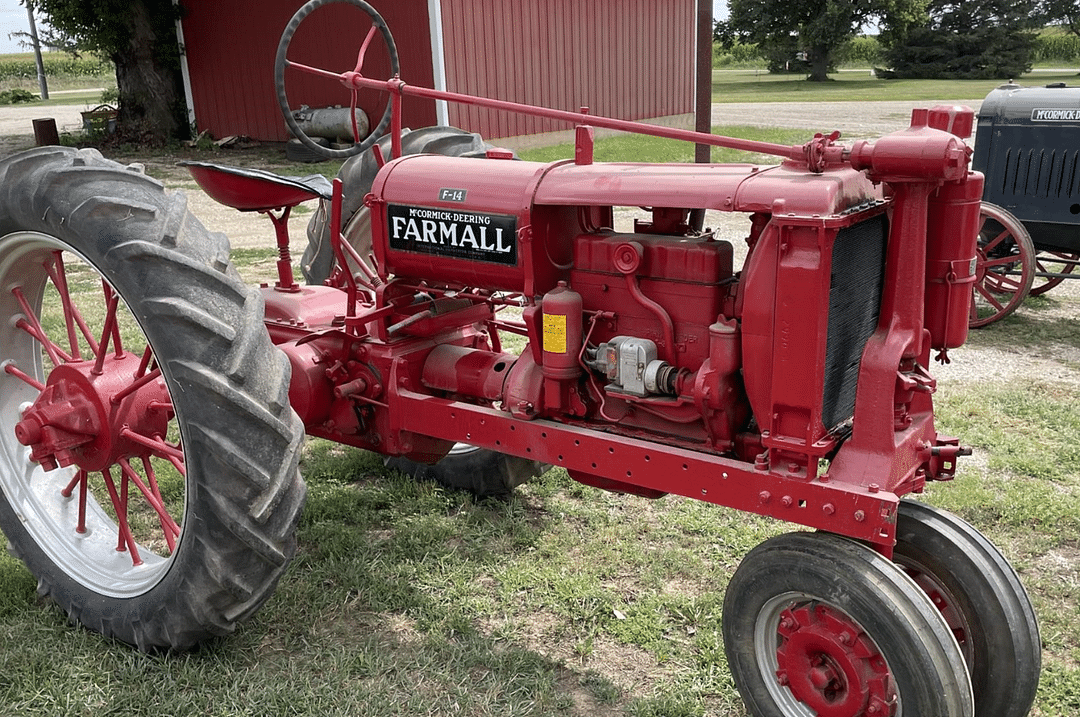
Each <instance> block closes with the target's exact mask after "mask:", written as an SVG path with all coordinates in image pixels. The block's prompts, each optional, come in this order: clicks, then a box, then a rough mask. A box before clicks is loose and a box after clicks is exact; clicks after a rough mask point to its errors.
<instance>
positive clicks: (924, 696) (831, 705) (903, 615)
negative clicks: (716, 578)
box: [723, 533, 972, 717]
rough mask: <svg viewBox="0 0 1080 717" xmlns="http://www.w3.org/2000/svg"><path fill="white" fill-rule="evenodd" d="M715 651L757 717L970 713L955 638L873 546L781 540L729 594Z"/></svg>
mask: <svg viewBox="0 0 1080 717" xmlns="http://www.w3.org/2000/svg"><path fill="white" fill-rule="evenodd" d="M723 633H724V650H725V652H726V653H727V658H728V665H729V666H730V668H731V674H732V676H733V677H734V679H735V684H736V685H737V686H738V688H739V692H740V694H741V695H742V697H743V700H744V702H745V703H746V706H747V709H748V710H749V712H750V713H751V714H752V715H755V716H756V717H814V716H815V715H823V714H827V715H830V717H921V716H922V715H935V716H936V717H970V716H971V714H972V695H971V684H970V681H969V679H968V675H967V670H966V669H965V668H964V661H963V658H962V657H961V655H960V650H959V648H958V647H957V644H956V640H955V639H953V636H952V634H951V633H950V632H949V629H948V626H947V625H946V624H945V621H944V620H943V619H942V618H941V616H940V615H939V614H938V613H937V611H936V610H935V609H934V607H933V604H932V603H931V602H930V600H929V599H928V598H927V597H926V595H925V594H923V593H922V591H920V590H919V588H918V586H917V585H915V583H914V582H912V581H911V579H910V578H908V577H907V576H905V575H904V574H903V573H902V572H901V571H900V569H899V568H898V567H896V566H895V565H894V564H893V563H892V562H890V561H888V560H886V559H885V558H884V557H883V556H881V555H880V554H878V553H876V552H874V551H873V550H872V549H870V548H868V547H866V546H864V545H861V544H859V543H856V542H854V541H850V540H847V539H845V538H841V537H839V536H836V535H831V534H828V533H789V534H786V535H780V536H777V537H775V538H772V539H770V540H767V541H765V542H764V543H762V544H761V545H758V546H757V547H756V548H754V549H753V550H751V551H750V552H749V553H748V554H747V555H746V557H745V558H744V559H743V561H742V563H741V564H740V565H739V567H738V569H737V570H736V571H735V574H734V575H733V576H732V578H731V582H730V583H729V585H728V588H727V594H726V595H725V598H724V611H723Z"/></svg>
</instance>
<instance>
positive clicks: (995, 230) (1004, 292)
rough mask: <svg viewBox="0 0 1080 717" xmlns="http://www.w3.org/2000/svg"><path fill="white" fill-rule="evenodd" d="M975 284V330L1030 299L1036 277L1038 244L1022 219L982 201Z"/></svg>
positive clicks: (972, 324)
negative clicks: (1033, 242) (1032, 239)
mask: <svg viewBox="0 0 1080 717" xmlns="http://www.w3.org/2000/svg"><path fill="white" fill-rule="evenodd" d="M977 251H978V253H977V255H976V265H975V284H974V288H973V289H972V297H971V315H970V317H969V319H968V326H970V327H971V328H973V329H976V328H980V327H983V326H987V325H989V324H992V323H994V322H995V321H999V320H1001V319H1003V318H1005V317H1006V316H1008V315H1009V314H1011V313H1012V312H1014V311H1016V309H1017V307H1019V306H1020V304H1021V303H1023V301H1024V299H1025V298H1027V295H1028V292H1030V291H1031V285H1032V283H1033V281H1034V279H1035V246H1034V245H1033V244H1032V242H1031V236H1030V235H1029V234H1028V231H1027V229H1025V228H1024V225H1023V224H1021V223H1020V220H1019V219H1017V218H1016V217H1014V216H1013V215H1012V214H1010V213H1009V212H1007V211H1005V210H1004V209H1002V208H1001V207H999V206H997V205H995V204H990V203H989V202H983V203H982V209H981V210H980V225H979V240H978V249H977Z"/></svg>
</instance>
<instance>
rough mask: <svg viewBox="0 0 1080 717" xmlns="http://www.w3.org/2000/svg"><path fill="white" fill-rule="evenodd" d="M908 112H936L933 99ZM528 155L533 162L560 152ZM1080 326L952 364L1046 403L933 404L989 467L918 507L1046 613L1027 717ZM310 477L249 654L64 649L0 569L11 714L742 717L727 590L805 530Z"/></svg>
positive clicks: (1048, 310) (989, 392)
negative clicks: (750, 555) (767, 548)
mask: <svg viewBox="0 0 1080 717" xmlns="http://www.w3.org/2000/svg"><path fill="white" fill-rule="evenodd" d="M718 81H720V82H722V81H724V80H723V79H721V80H718ZM1040 81H1041V80H1040ZM731 82H733V83H736V84H741V85H742V87H741V89H739V88H736V87H734V85H733V86H732V88H731V90H730V92H729V91H728V90H721V91H722V92H723V93H724V97H725V100H730V101H749V100H746V99H742V100H738V99H734V98H733V97H737V96H739V93H745V94H743V95H742V96H743V97H750V96H753V97H754V99H755V100H759V99H761V97H759V96H757V95H755V94H754V93H755V92H757V90H755V89H753V88H751V87H747V86H746V85H754V86H757V85H759V84H760V85H761V86H762V87H764V86H773V87H775V88H776V91H775V92H776V96H780V95H784V96H785V99H798V98H799V97H798V93H799V92H801V90H800V89H796V88H795V85H791V84H785V83H784V81H781V80H776V81H775V82H766V81H764V80H762V81H760V82H759V81H758V80H757V79H750V80H746V79H745V78H744V79H743V80H741V81H737V80H731ZM847 82H848V80H847V79H845V78H842V79H840V80H839V81H838V82H837V83H836V86H837V87H843V88H846V89H843V90H840V91H838V92H839V94H849V95H851V96H844V97H840V96H839V94H838V95H835V96H833V98H834V99H855V98H863V99H867V100H868V101H869V100H871V99H876V98H879V97H877V96H876V95H874V94H873V92H872V91H870V90H867V89H866V87H865V85H868V84H870V83H880V82H882V81H879V80H871V79H869V78H852V79H851V80H850V82H851V83H852V84H850V85H848V84H847ZM995 84H996V83H995ZM803 85H806V86H807V87H808V88H810V87H811V86H809V85H807V83H803ZM889 86H890V87H894V88H895V87H896V86H893V85H889ZM991 86H992V85H991ZM860 87H862V89H860ZM969 88H972V89H969ZM973 88H974V86H973V85H959V86H957V88H956V90H955V92H957V93H967V92H969V91H970V92H971V93H972V94H970V95H968V94H964V95H963V96H961V95H958V96H957V99H965V98H970V97H981V96H982V95H984V94H985V92H986V90H982V89H980V90H978V91H976V90H975V89H973ZM812 89H814V90H815V94H813V95H808V96H807V99H824V96H822V95H819V94H817V92H818V91H821V92H831V91H832V85H831V84H830V85H829V86H826V87H820V86H814V87H813V88H812ZM905 91H911V92H915V91H927V92H933V97H934V98H935V99H941V98H942V97H943V93H942V91H941V89H940V87H935V88H934V89H932V90H930V89H927V90H921V89H918V87H917V86H912V87H910V88H908V89H907V90H905ZM863 92H869V93H870V96H866V97H864V96H863V94H861V93H863ZM951 93H952V91H950V94H951ZM766 94H768V92H766ZM887 98H888V99H903V98H902V97H897V96H896V93H895V92H893V93H890V94H889V95H888V97H887ZM915 99H917V97H916V98H915ZM724 133H731V134H739V135H741V136H752V137H753V138H756V139H764V140H766V141H771V142H801V141H803V140H804V139H805V132H791V133H790V136H789V135H788V134H787V133H785V132H779V131H767V130H749V129H734V128H724ZM673 144H674V143H667V142H664V141H663V140H651V139H650V140H640V139H636V138H622V137H618V138H611V139H603V140H599V141H598V143H597V157H598V159H600V158H610V159H628V158H631V157H633V158H637V159H641V160H645V161H685V160H686V159H687V158H688V157H689V154H690V153H691V152H692V149H689V148H686V147H676V146H673ZM536 152H538V154H533V153H529V154H528V155H527V156H528V157H529V158H531V159H544V158H548V159H550V158H553V157H556V156H565V154H560V152H563V153H565V152H566V147H563V148H553V149H546V150H537V151H536ZM543 153H550V154H543ZM219 161H222V160H219ZM740 161H744V160H743V159H741V156H740ZM335 166H336V165H328V166H327V169H330V170H331V171H332V169H333V167H335ZM283 168H285V167H284V166H283ZM309 171H310V170H309V169H308V170H300V171H296V172H293V173H308V172H309ZM189 191H190V190H189ZM297 239H299V237H297ZM268 241H269V235H268ZM275 258H276V253H275V252H274V251H273V250H271V249H270V248H267V249H245V250H243V251H239V252H235V253H234V256H233V260H234V262H235V263H236V265H237V268H238V270H239V271H240V273H241V275H242V276H244V278H245V279H246V280H247V281H249V282H256V281H266V280H271V281H272V280H273V274H272V271H273V262H274V260H275ZM1066 283H1068V282H1066ZM1078 309H1080V295H1078V292H1076V291H1074V290H1072V289H1071V288H1070V287H1060V288H1059V289H1055V290H1054V291H1053V292H1050V293H1049V294H1047V295H1046V296H1044V297H1040V298H1039V299H1037V300H1033V301H1029V302H1028V303H1027V304H1025V305H1024V306H1023V307H1021V308H1020V310H1019V311H1018V312H1017V313H1016V314H1014V315H1013V316H1011V317H1009V318H1008V319H1006V320H1005V321H1003V322H1001V323H999V324H996V325H994V326H992V327H990V328H989V329H986V330H984V331H981V332H978V333H975V334H973V336H972V338H971V341H970V344H971V346H972V349H971V350H970V351H967V350H965V349H959V350H956V351H954V352H952V357H953V360H954V361H955V362H958V363H960V365H961V366H963V365H964V362H970V365H971V366H972V367H978V366H981V365H983V364H981V363H980V362H986V361H993V358H992V357H993V356H995V355H998V354H999V353H1001V354H1004V355H1007V356H1012V357H1014V358H1015V359H1016V360H1018V361H1021V362H1029V361H1031V362H1038V365H1039V366H1044V367H1045V371H1044V372H1043V374H1042V375H1041V376H1040V377H1039V378H1038V379H1037V380H1034V381H1031V380H1028V379H1026V378H1025V379H1024V380H1021V381H1017V380H1016V377H1015V376H1013V375H1003V376H1001V377H1000V378H989V379H982V380H965V379H963V378H960V379H951V380H948V381H943V382H942V384H941V386H940V388H939V391H938V395H937V401H938V405H939V406H940V414H939V415H940V422H941V429H942V430H943V431H944V432H946V433H952V434H954V435H959V436H961V438H962V442H963V443H965V444H968V445H974V446H975V449H976V455H975V456H974V457H973V458H970V459H962V462H961V471H960V474H959V476H958V478H957V479H956V481H955V482H954V483H953V484H945V485H939V486H935V487H934V488H933V489H932V490H931V491H929V492H928V494H927V495H926V497H925V499H926V500H928V501H929V502H931V503H934V504H936V505H939V506H942V507H945V508H948V509H949V510H952V511H955V512H956V513H958V514H960V515H961V516H962V517H964V518H966V519H967V520H969V521H970V522H972V523H973V524H975V525H976V526H977V527H979V528H980V529H981V530H983V531H985V532H986V534H987V535H988V536H989V537H990V538H991V539H992V540H993V541H994V542H995V543H996V544H997V545H998V546H999V547H1000V548H1001V549H1002V550H1003V551H1004V552H1005V553H1006V555H1007V556H1008V557H1009V558H1010V559H1011V560H1012V561H1013V563H1014V565H1015V566H1016V567H1017V569H1018V570H1019V571H1020V574H1021V577H1022V579H1023V581H1024V582H1025V585H1026V586H1027V588H1028V590H1029V591H1030V592H1031V594H1032V598H1033V601H1034V603H1035V607H1036V610H1037V612H1038V613H1039V616H1040V619H1041V626H1042V637H1043V642H1044V644H1045V652H1044V671H1043V679H1042V683H1041V686H1040V691H1039V696H1038V701H1037V703H1036V707H1035V710H1034V711H1033V712H1032V715H1033V717H1073V716H1074V715H1076V714H1078V713H1080V620H1078V618H1080V454H1078V452H1077V448H1076V447H1077V446H1080V408H1078V407H1077V401H1076V399H1077V395H1076V386H1077V385H1080V353H1078V352H1080V340H1078V339H1077V332H1076V331H1075V328H1074V324H1073V323H1072V320H1071V319H1072V317H1075V316H1076V314H1077V310H1078ZM995 352H998V353H995ZM301 469H302V471H303V473H304V475H305V478H306V480H307V482H308V485H309V498H308V505H307V507H306V509H305V512H304V515H303V518H302V522H301V525H300V530H299V536H298V537H299V545H300V548H299V552H298V555H297V558H296V560H295V561H294V563H293V564H292V566H291V567H290V569H289V570H288V572H287V573H286V575H285V577H284V578H283V579H282V581H281V583H280V585H279V587H278V590H277V592H276V593H275V595H274V597H273V598H271V600H270V601H269V603H268V604H267V605H266V606H265V607H264V608H263V610H262V611H260V612H259V613H258V614H256V616H255V617H254V618H253V619H252V620H250V621H248V622H246V623H244V624H242V625H241V626H240V627H239V629H238V630H237V632H236V634H234V635H232V636H230V637H227V638H221V639H216V640H213V641H210V642H209V643H207V644H204V645H203V646H201V647H200V648H199V649H197V650H195V651H193V652H190V653H186V654H180V655H161V654H158V655H145V654H141V653H138V652H136V651H135V650H133V649H131V648H129V647H127V646H124V645H119V644H113V643H110V642H107V641H105V640H103V639H102V638H100V637H99V636H98V635H96V634H94V633H90V632H88V631H86V630H82V629H77V628H73V627H71V626H70V625H69V624H68V623H67V621H66V619H65V617H64V616H63V615H61V614H59V613H58V611H56V610H55V608H53V607H52V606H51V605H46V604H42V602H41V601H40V600H39V599H38V598H37V597H36V596H35V584H34V579H33V578H32V577H31V576H30V575H29V573H28V572H27V571H26V570H25V568H24V567H23V566H22V564H21V563H19V562H18V561H16V560H15V559H14V558H12V557H10V556H8V555H6V554H5V555H2V556H0V705H3V709H2V710H0V712H2V713H3V714H4V715H20V716H21V715H40V716H42V717H45V716H48V717H54V716H56V715H72V716H75V715H79V716H82V715H87V716H89V715H94V716H95V717H99V716H105V715H132V714H148V713H151V712H153V713H155V714H168V715H204V716H211V717H218V716H220V717H232V716H233V715H275V716H277V715H312V716H313V717H314V716H316V715H318V716H322V715H343V716H344V715H365V716H368V715H370V716H373V717H384V716H385V717H390V716H391V715H402V716H405V715H410V716H411V715H469V716H470V717H472V716H480V717H486V716H491V717H495V716H499V717H501V716H504V715H590V716H593V715H601V716H607V715H632V716H634V717H661V716H663V717H683V716H686V717H698V716H703V715H712V716H716V717H743V716H744V715H745V712H744V710H743V707H742V705H741V701H740V700H739V697H738V694H737V692H736V690H735V688H734V685H733V684H732V681H731V677H730V675H729V673H728V669H727V665H726V661H725V657H724V652H723V646H722V643H721V639H720V609H721V605H722V602H723V597H724V590H725V586H726V585H727V581H728V578H729V576H730V574H731V572H732V571H733V570H734V569H735V567H736V565H738V563H739V561H740V559H741V558H742V556H743V555H744V554H745V553H746V552H747V551H748V550H749V549H750V548H751V547H753V546H754V545H756V544H757V543H759V542H761V541H762V540H764V539H765V538H767V537H769V536H772V535H775V534H777V533H781V532H786V531H789V530H792V529H794V528H793V527H792V526H790V525H785V524H782V523H779V522H777V521H773V520H768V519H764V518H759V517H757V516H754V515H750V514H746V513H740V512H737V511H733V510H728V509H724V508H719V507H715V506H711V505H706V504H703V503H700V502H696V501H692V500H688V499H683V498H673V497H668V498H664V499H662V500H659V501H648V500H645V499H640V498H634V497H628V496H622V495H614V494H609V493H604V492H601V491H598V490H594V489H591V488H587V487H584V486H581V485H579V484H577V483H575V482H573V481H572V480H570V479H569V477H568V476H567V475H566V473H565V472H563V471H561V470H552V471H550V472H549V473H547V474H545V475H544V476H543V477H541V478H540V479H537V480H536V481H534V482H532V483H530V484H527V485H525V486H523V487H521V488H520V489H518V491H517V492H516V494H515V495H514V496H513V497H512V498H511V499H510V500H508V501H486V502H478V501H476V500H474V499H472V498H471V497H470V496H468V495H466V494H462V493H456V492H448V491H444V490H442V489H440V488H438V487H436V486H435V485H433V484H430V483H417V482H415V481H412V480H408V479H406V478H404V477H402V476H401V475H400V474H397V473H395V472H394V471H390V470H388V469H386V468H385V467H384V466H383V463H382V460H381V459H380V458H379V457H378V456H376V455H374V454H371V453H366V452H363V451H358V450H353V449H348V448H343V447H341V446H338V445H336V444H332V443H328V442H326V441H321V440H311V441H309V444H308V448H307V451H306V454H305V458H304V460H303V464H302V466H301ZM905 717H907V716H905Z"/></svg>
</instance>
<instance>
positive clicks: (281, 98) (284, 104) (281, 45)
mask: <svg viewBox="0 0 1080 717" xmlns="http://www.w3.org/2000/svg"><path fill="white" fill-rule="evenodd" d="M332 3H344V4H346V5H353V6H354V7H358V8H360V9H361V10H363V11H364V12H366V13H367V14H368V15H369V16H371V29H370V30H369V31H368V34H367V37H365V38H364V42H363V44H362V45H361V46H360V52H359V54H358V55H357V57H356V68H355V69H354V70H353V72H356V73H359V72H360V69H361V68H362V67H363V66H364V55H365V54H366V53H367V49H368V45H369V44H370V43H371V39H372V38H373V37H374V36H375V31H376V30H378V32H379V34H381V35H382V38H383V42H385V43H386V49H387V51H388V52H389V54H390V72H391V74H392V75H393V76H395V77H396V76H397V75H398V74H400V67H399V64H398V52H397V45H396V44H394V36H393V35H391V34H390V28H389V27H387V25H386V20H383V18H382V15H380V14H379V13H378V12H377V11H376V10H375V8H373V7H372V6H371V5H369V4H368V3H366V2H364V0H310V2H307V3H305V4H304V5H303V6H302V7H301V8H300V9H299V10H297V11H296V14H295V15H293V16H292V20H289V24H288V25H286V26H285V32H284V33H282V35H281V41H280V42H278V49H277V57H276V58H275V59H274V89H275V90H276V91H277V99H278V106H279V107H280V108H281V114H282V115H283V116H284V118H285V124H286V125H287V126H288V128H289V130H290V131H291V132H292V133H293V135H294V136H295V137H296V138H297V139H299V140H300V142H302V143H303V144H304V146H305V147H308V148H310V149H312V150H313V151H315V152H317V153H319V154H320V155H322V156H324V157H327V158H330V159H344V158H345V157H352V156H354V155H357V154H360V153H361V152H363V151H364V150H366V149H367V148H368V147H370V146H371V145H373V144H375V142H376V141H378V139H379V137H381V136H383V134H385V132H386V128H387V127H388V126H389V125H390V117H391V115H392V114H393V105H392V103H390V102H387V104H386V111H385V112H383V116H382V120H380V121H379V124H378V125H377V126H376V127H375V129H373V130H372V131H371V134H369V135H368V137H367V139H365V140H364V141H363V142H361V141H360V137H359V134H360V132H359V129H358V127H357V125H356V95H357V90H355V89H354V90H352V102H351V103H350V105H349V106H350V108H351V109H352V129H353V140H354V141H355V142H356V144H354V145H353V146H352V147H350V148H349V149H330V148H329V147H323V146H322V145H320V144H318V143H316V142H315V141H314V140H312V139H311V137H309V136H308V135H307V134H305V133H304V131H303V130H302V129H300V125H299V124H298V123H297V121H296V119H295V118H294V117H293V114H292V108H291V107H290V106H289V98H288V96H287V95H286V94H285V68H286V67H292V68H295V69H297V70H299V71H301V72H306V73H307V74H311V75H315V76H317V77H327V78H331V79H334V78H336V79H341V76H342V74H343V73H337V72H329V71H327V70H320V69H318V68H314V67H309V66H307V65H302V64H300V63H296V62H290V61H289V59H288V58H287V56H286V55H287V54H288V51H289V43H290V42H292V39H293V35H295V34H296V31H297V29H298V28H299V27H300V23H302V22H303V21H304V19H305V18H306V17H307V16H308V15H310V14H311V13H313V12H315V11H316V10H318V9H319V8H321V7H323V6H324V5H330V4H332Z"/></svg>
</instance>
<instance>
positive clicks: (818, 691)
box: [776, 605, 897, 717]
mask: <svg viewBox="0 0 1080 717" xmlns="http://www.w3.org/2000/svg"><path fill="white" fill-rule="evenodd" d="M777 635H778V637H779V638H780V642H779V645H778V647H777V649H776V658H777V663H778V669H777V672H776V678H777V680H778V681H779V683H780V684H781V685H784V686H786V687H787V688H788V689H790V690H791V692H792V694H793V695H794V696H795V698H796V699H798V700H799V701H800V702H802V703H803V704H805V705H806V706H807V707H809V708H810V709H812V710H813V711H814V712H815V713H816V714H817V715H818V717H862V716H863V715H866V716H867V717H889V716H890V715H892V714H894V712H895V708H896V703H897V700H896V689H895V687H894V686H893V683H892V678H891V676H890V674H889V669H888V666H887V664H886V663H885V659H884V658H883V657H882V655H881V653H880V652H879V651H878V649H877V648H876V647H875V646H874V644H873V642H872V641H871V640H870V639H869V637H868V636H867V635H866V634H865V633H864V632H863V631H862V629H861V628H860V627H859V626H858V625H857V624H855V623H854V622H852V621H851V620H850V619H849V618H848V617H847V616H846V615H844V614H843V613H842V612H839V611H837V610H834V609H831V608H829V607H828V606H826V605H816V606H810V605H802V606H797V607H795V608H789V609H787V610H784V611H783V612H782V613H781V617H780V622H779V625H778V626H777Z"/></svg>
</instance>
